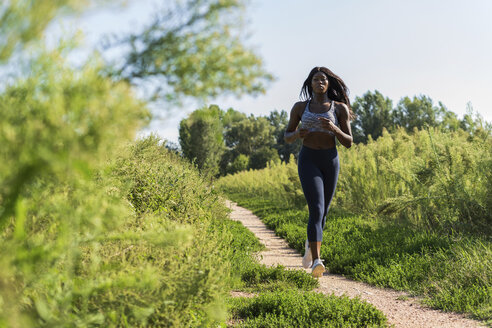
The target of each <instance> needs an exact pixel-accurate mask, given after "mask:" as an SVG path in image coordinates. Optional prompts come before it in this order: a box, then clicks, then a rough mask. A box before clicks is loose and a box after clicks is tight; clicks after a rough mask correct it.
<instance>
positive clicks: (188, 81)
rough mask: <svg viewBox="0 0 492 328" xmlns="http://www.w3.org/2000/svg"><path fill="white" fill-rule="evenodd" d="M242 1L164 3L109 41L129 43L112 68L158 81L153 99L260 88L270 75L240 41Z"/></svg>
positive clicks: (202, 96) (171, 99) (176, 99)
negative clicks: (143, 23)
mask: <svg viewBox="0 0 492 328" xmlns="http://www.w3.org/2000/svg"><path fill="white" fill-rule="evenodd" d="M245 1H246V0H183V1H167V2H165V5H163V8H162V9H161V10H160V11H159V12H157V13H156V15H155V18H154V19H153V21H152V22H151V23H150V24H149V25H148V26H147V27H146V28H144V29H143V31H140V32H137V33H133V34H131V35H129V36H126V37H123V38H121V39H120V40H116V41H113V42H109V45H110V46H116V45H121V44H126V45H129V48H130V50H129V52H128V53H127V54H126V56H125V58H124V60H123V61H122V62H121V63H120V64H119V65H116V68H117V69H116V70H115V72H114V73H115V74H116V75H118V76H120V77H122V78H124V79H127V80H129V81H131V82H132V83H134V84H140V83H146V82H149V81H151V82H152V83H153V86H156V85H157V86H158V87H156V88H154V89H153V92H152V95H151V96H152V98H153V99H161V100H164V101H167V102H171V103H179V102H180V99H182V98H183V97H192V98H195V99H202V100H204V99H207V98H210V97H214V96H217V95H221V94H228V93H229V94H234V95H241V94H243V93H250V94H258V93H261V92H264V89H265V86H266V83H268V82H269V81H271V80H272V76H271V75H270V74H268V73H266V72H265V70H264V69H263V64H262V61H261V59H260V58H259V57H258V56H257V55H256V54H255V53H254V52H253V51H252V50H251V49H249V48H247V47H246V46H245V42H244V41H245V40H244V39H245V38H244V36H243V34H244V33H243V26H242V14H243V9H244V3H245Z"/></svg>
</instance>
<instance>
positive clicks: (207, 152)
mask: <svg viewBox="0 0 492 328" xmlns="http://www.w3.org/2000/svg"><path fill="white" fill-rule="evenodd" d="M223 116H224V112H223V111H222V110H221V109H220V108H219V107H218V106H216V105H211V106H209V107H204V108H201V109H198V110H196V111H194V112H193V113H191V114H190V116H189V117H188V118H186V119H183V120H182V121H181V122H180V125H179V143H180V145H181V149H182V151H183V155H184V156H185V157H186V158H188V159H189V160H191V161H194V162H195V163H196V165H197V167H198V168H199V169H201V170H207V171H209V172H210V173H212V174H217V173H218V172H219V162H220V160H221V157H222V154H223V153H224V150H225V147H224V139H223V135H222V132H223V125H222V121H221V118H222V117H223Z"/></svg>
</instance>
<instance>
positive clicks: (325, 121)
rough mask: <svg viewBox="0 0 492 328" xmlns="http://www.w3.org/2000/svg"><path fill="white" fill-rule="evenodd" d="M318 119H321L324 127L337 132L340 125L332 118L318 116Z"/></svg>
mask: <svg viewBox="0 0 492 328" xmlns="http://www.w3.org/2000/svg"><path fill="white" fill-rule="evenodd" d="M318 120H320V121H321V126H322V127H323V129H326V130H328V131H331V132H333V133H336V131H337V129H338V127H337V126H336V125H335V124H334V123H333V122H332V121H331V120H330V119H328V118H326V117H318Z"/></svg>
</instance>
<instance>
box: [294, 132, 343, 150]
mask: <svg viewBox="0 0 492 328" xmlns="http://www.w3.org/2000/svg"><path fill="white" fill-rule="evenodd" d="M302 144H303V145H304V146H306V147H309V148H312V149H330V148H333V147H335V146H336V143H335V137H334V136H332V135H330V134H328V133H325V132H310V133H309V134H308V135H307V136H306V137H304V140H303V142H302Z"/></svg>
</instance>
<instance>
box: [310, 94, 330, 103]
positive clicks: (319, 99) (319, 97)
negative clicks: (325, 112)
mask: <svg viewBox="0 0 492 328" xmlns="http://www.w3.org/2000/svg"><path fill="white" fill-rule="evenodd" d="M329 101H330V99H328V96H327V95H326V93H323V94H316V93H315V94H313V96H312V97H311V102H313V103H315V104H324V103H327V102H329Z"/></svg>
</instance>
